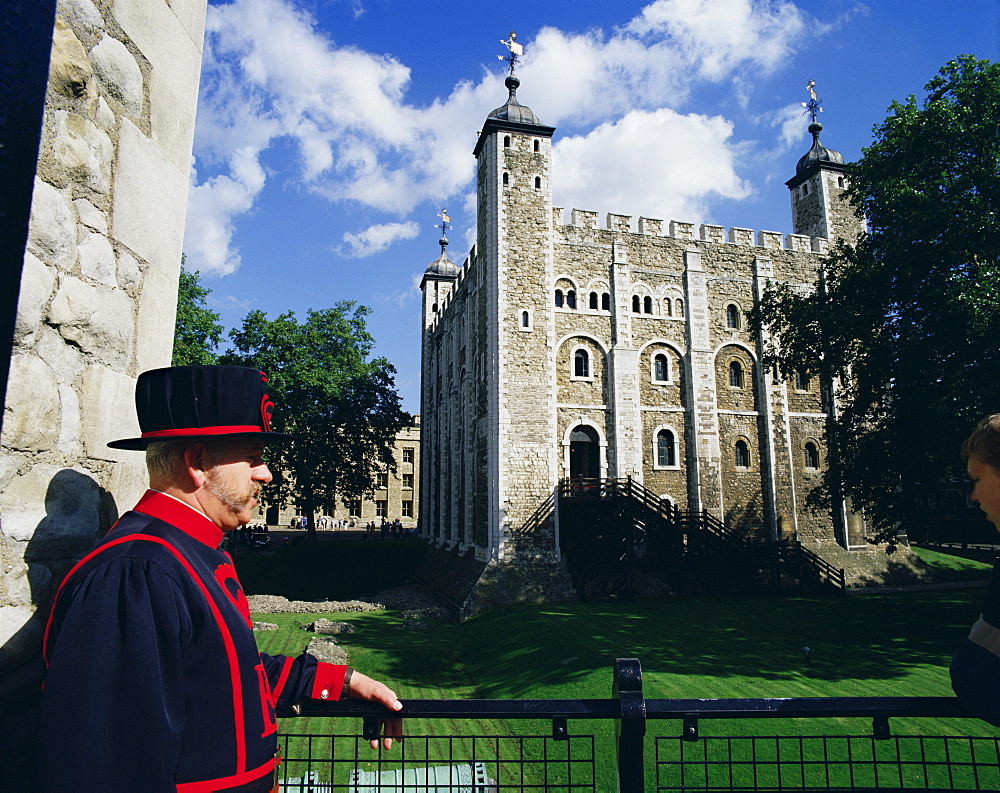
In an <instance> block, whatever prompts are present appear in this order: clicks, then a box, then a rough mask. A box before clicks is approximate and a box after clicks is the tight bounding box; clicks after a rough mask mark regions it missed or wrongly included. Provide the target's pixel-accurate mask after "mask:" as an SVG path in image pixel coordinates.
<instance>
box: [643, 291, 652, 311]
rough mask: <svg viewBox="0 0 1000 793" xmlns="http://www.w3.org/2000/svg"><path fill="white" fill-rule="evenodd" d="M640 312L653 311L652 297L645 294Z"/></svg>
mask: <svg viewBox="0 0 1000 793" xmlns="http://www.w3.org/2000/svg"><path fill="white" fill-rule="evenodd" d="M642 313H643V314H652V313H653V298H651V297H650V296H649V295H646V296H645V297H644V298H643V299H642Z"/></svg>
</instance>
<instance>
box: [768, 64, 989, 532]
mask: <svg viewBox="0 0 1000 793" xmlns="http://www.w3.org/2000/svg"><path fill="white" fill-rule="evenodd" d="M926 91H927V96H926V97H925V98H924V100H923V102H922V103H921V104H919V105H918V103H917V100H916V98H914V97H913V96H910V97H909V98H908V99H907V100H906V101H905V102H902V103H900V102H894V103H893V104H892V105H891V106H890V108H889V110H890V115H889V116H888V117H887V118H886V120H885V121H884V122H883V123H882V124H881V125H879V126H877V127H876V128H875V130H874V133H875V138H874V142H873V144H872V145H871V146H869V147H868V148H865V149H864V150H863V157H862V159H861V160H860V161H859V162H858V163H855V164H853V165H852V166H851V167H850V169H849V176H850V187H849V191H848V194H849V197H850V200H851V201H852V203H853V205H854V206H855V208H856V210H857V211H858V212H859V213H860V214H861V215H862V216H863V217H864V218H865V219H866V221H867V231H866V233H865V234H863V235H862V237H861V238H860V240H859V241H858V243H857V245H854V246H847V245H841V246H839V247H838V248H836V249H835V251H834V252H833V253H832V255H830V256H829V257H828V259H827V260H826V262H825V264H824V272H823V273H822V277H821V279H820V285H819V287H818V288H817V290H816V291H815V292H814V293H812V294H809V295H802V294H797V293H795V292H794V291H793V290H791V289H788V288H777V289H772V290H770V291H769V292H768V293H767V295H766V296H765V298H764V300H763V302H762V305H761V307H760V309H759V311H758V314H757V319H758V321H761V322H763V324H764V326H765V327H767V328H768V329H769V330H770V331H771V333H772V334H773V339H774V341H775V342H776V344H775V346H774V347H773V348H772V349H771V352H770V355H769V356H768V357H769V358H770V362H771V363H776V364H777V365H778V366H779V368H780V369H781V371H782V372H784V373H786V374H788V373H790V372H792V371H794V370H795V369H797V368H805V369H807V370H810V371H811V372H813V373H816V374H820V375H821V376H823V377H824V378H825V379H826V381H827V383H830V382H833V380H832V378H833V377H835V376H836V377H838V378H839V379H840V380H839V381H840V384H841V387H840V392H839V397H840V400H839V401H840V407H841V413H840V414H839V416H835V417H834V418H833V419H832V420H831V421H830V422H829V423H828V430H827V435H828V438H827V440H828V442H829V444H830V452H829V463H830V464H829V467H828V469H827V470H826V472H825V481H824V485H823V487H822V488H821V489H820V490H819V491H818V493H817V496H818V498H817V499H816V500H817V501H819V502H823V500H824V499H825V502H826V505H827V506H829V504H830V500H831V499H832V498H836V497H837V496H838V495H839V494H840V493H841V492H842V493H844V494H846V495H848V496H850V497H851V498H852V501H853V505H854V507H855V509H857V508H859V507H860V508H861V509H863V510H864V512H865V515H866V517H867V518H868V520H869V521H870V522H871V523H873V524H874V526H875V527H876V528H877V529H878V530H879V531H880V532H882V534H883V538H889V537H891V536H892V535H893V534H894V532H895V528H896V526H897V525H898V524H899V523H900V522H902V523H903V525H904V526H906V527H907V528H911V529H912V528H914V527H915V526H916V525H917V524H919V522H920V521H921V520H922V519H923V517H924V514H925V512H924V510H923V509H922V508H921V506H920V496H921V492H922V490H923V489H925V488H929V487H930V488H932V487H933V486H935V485H936V483H937V482H939V481H942V480H944V479H945V478H947V477H949V476H953V475H955V474H956V471H957V469H958V467H959V465H960V460H959V459H958V448H959V446H960V444H961V442H962V439H963V438H964V437H965V436H966V435H967V434H968V433H969V432H970V431H971V429H972V427H973V425H974V423H975V422H976V421H977V420H978V419H979V418H981V417H983V416H984V415H988V414H991V413H996V412H1000V226H998V218H997V211H998V208H1000V66H998V65H997V64H994V63H990V62H988V61H982V60H977V59H975V58H972V57H970V56H963V57H961V58H959V59H957V60H954V61H950V62H949V63H947V64H946V65H945V66H944V67H943V68H942V69H941V70H940V72H939V73H938V75H937V76H936V77H934V79H932V80H931V81H930V82H929V83H928V84H927V86H926Z"/></svg>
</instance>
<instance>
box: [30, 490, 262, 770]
mask: <svg viewBox="0 0 1000 793" xmlns="http://www.w3.org/2000/svg"><path fill="white" fill-rule="evenodd" d="M150 492H152V493H153V495H156V496H162V497H163V498H165V499H167V500H172V499H170V496H164V494H163V493H156V492H155V491H150ZM147 495H149V493H148V492H147ZM140 503H142V502H140ZM177 503H179V504H181V503H182V502H177ZM144 514H146V513H144ZM154 517H155V516H154ZM206 520H207V518H206ZM133 540H147V541H148V542H155V543H157V544H158V545H162V546H163V547H164V548H166V549H167V550H168V551H170V552H171V553H172V554H173V555H174V556H175V557H176V558H177V561H178V562H180V563H181V567H183V568H184V569H185V570H186V571H187V573H188V575H190V576H191V578H192V580H193V581H194V582H195V583H196V584H197V585H198V588H199V589H200V590H201V593H202V595H204V596H205V600H206V601H207V602H208V607H209V608H210V609H211V611H212V616H213V617H214V618H215V622H216V624H217V626H218V628H219V633H220V634H222V643H223V645H224V646H225V649H226V660H227V661H228V662H229V679H230V682H231V685H232V695H233V724H234V727H235V728H236V768H237V775H239V774H240V773H243V772H244V769H245V768H246V764H247V747H246V736H245V734H244V730H243V728H244V727H245V726H246V725H244V723H243V686H242V684H241V682H240V668H239V664H238V663H237V659H236V645H235V644H234V643H233V637H232V634H230V633H229V629H228V628H227V627H226V621H225V619H223V617H222V612H221V611H219V606H218V604H217V603H216V602H215V601H214V600H213V599H212V595H211V593H210V592H209V591H208V587H206V586H205V582H204V581H202V580H201V578H199V577H198V574H197V573H196V572H195V571H194V568H193V567H192V566H191V563H190V562H189V561H188V560H187V558H186V557H185V556H184V554H182V553H181V552H180V551H179V550H177V548H175V547H174V546H173V545H171V544H170V542H169V541H167V540H164V539H163V538H162V537H153V536H151V535H149V534H128V535H126V536H124V537H119V538H118V539H115V540H112V541H111V542H108V543H106V544H105V545H102V546H101V547H99V548H97V549H96V550H94V551H93V552H91V553H89V554H87V555H86V556H85V557H83V559H81V560H80V561H79V562H78V563H77V564H76V565H75V566H74V567H73V569H72V570H70V571H69V574H68V575H67V576H66V577H65V578H64V579H63V582H62V583H61V584H60V585H59V589H58V591H57V592H56V596H55V598H54V599H53V601H52V611H51V612H49V619H48V622H47V623H46V624H45V636H44V638H43V639H42V658H43V660H44V661H45V665H46V666H48V664H49V659H48V643H49V629H50V628H51V627H52V618H53V616H54V615H55V613H56V603H57V602H58V600H59V595H60V593H61V592H62V589H63V587H64V586H66V582H67V581H69V579H70V578H71V577H72V576H73V574H74V573H76V571H77V570H79V569H80V568H81V567H82V566H83V565H84V564H86V563H87V562H89V561H90V560H91V559H93V558H94V557H95V556H97V555H98V554H99V553H101V552H102V551H106V550H108V549H109V548H113V547H115V546H116V545H121V544H122V543H124V542H132V541H133ZM272 767H273V765H272ZM254 778H256V777H254ZM206 789H207V788H206Z"/></svg>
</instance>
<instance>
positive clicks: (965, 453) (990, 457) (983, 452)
mask: <svg viewBox="0 0 1000 793" xmlns="http://www.w3.org/2000/svg"><path fill="white" fill-rule="evenodd" d="M970 457H975V458H976V459H977V460H979V461H980V462H984V463H986V464H987V465H992V466H993V467H994V468H996V469H997V470H998V471H1000V413H994V414H993V415H992V416H987V417H986V418H984V419H983V420H982V421H980V422H979V424H977V425H976V428H975V429H974V430H973V431H972V434H971V435H970V436H969V437H968V438H966V439H965V443H963V444H962V461H963V462H966V463H967V462H969V458H970Z"/></svg>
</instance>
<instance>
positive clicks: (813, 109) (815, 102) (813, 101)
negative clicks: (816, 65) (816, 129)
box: [801, 80, 823, 124]
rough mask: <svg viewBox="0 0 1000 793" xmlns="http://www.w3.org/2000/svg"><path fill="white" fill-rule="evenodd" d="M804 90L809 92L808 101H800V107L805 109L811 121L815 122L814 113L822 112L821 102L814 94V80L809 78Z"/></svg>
mask: <svg viewBox="0 0 1000 793" xmlns="http://www.w3.org/2000/svg"><path fill="white" fill-rule="evenodd" d="M806 90H807V91H808V92H809V101H808V102H802V103H801V104H802V107H804V108H805V109H806V112H807V113H808V114H809V115H810V116H811V117H812V123H813V124H815V123H816V115H817V114H818V113H822V112H823V107H822V103H821V102H820V100H819V97H818V96H816V82H815V81H814V80H810V81H809V84H808V85H806Z"/></svg>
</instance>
